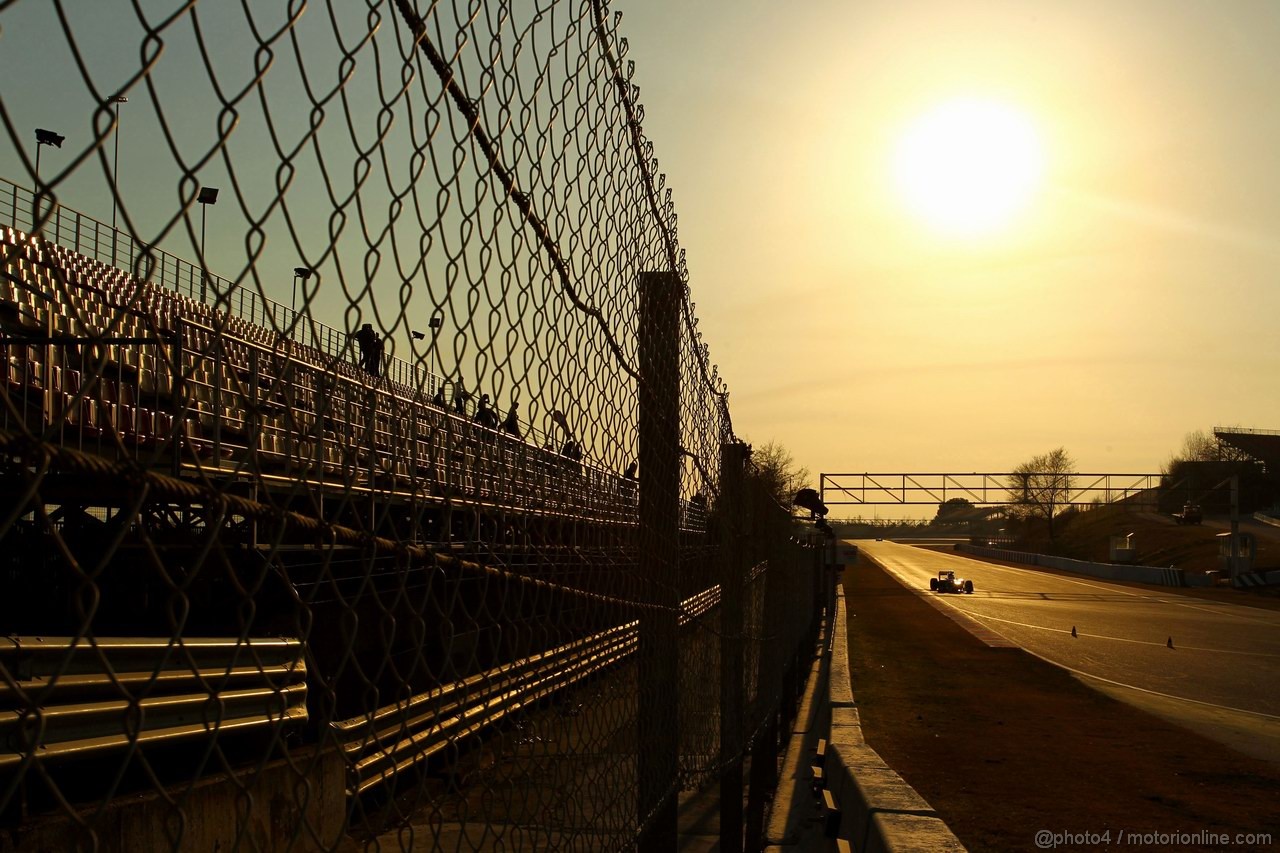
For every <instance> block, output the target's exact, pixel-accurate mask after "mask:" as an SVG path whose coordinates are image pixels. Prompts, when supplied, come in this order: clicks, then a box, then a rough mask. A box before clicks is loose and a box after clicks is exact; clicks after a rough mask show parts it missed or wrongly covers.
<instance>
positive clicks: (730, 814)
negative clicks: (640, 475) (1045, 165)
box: [715, 441, 747, 853]
mask: <svg viewBox="0 0 1280 853" xmlns="http://www.w3.org/2000/svg"><path fill="white" fill-rule="evenodd" d="M746 461H747V446H746V445H745V444H743V443H741V442H738V441H733V442H727V443H725V444H722V445H721V446H720V505H719V511H718V512H717V515H718V516H719V520H720V536H719V541H718V542H716V543H715V544H716V546H717V549H718V552H719V560H720V760H721V763H722V765H723V769H722V770H721V773H720V849H721V850H723V851H726V853H729V851H733V853H738V851H741V850H742V818H743V814H742V750H743V743H742V741H743V736H742V707H743V704H742V698H743V690H742V684H743V677H742V676H743V671H742V670H743V655H742V633H743V622H742V598H743V577H742V569H743V566H742V541H741V537H742V535H743V532H742V520H743V519H742V511H743V507H742V475H743V466H744V465H745V464H746Z"/></svg>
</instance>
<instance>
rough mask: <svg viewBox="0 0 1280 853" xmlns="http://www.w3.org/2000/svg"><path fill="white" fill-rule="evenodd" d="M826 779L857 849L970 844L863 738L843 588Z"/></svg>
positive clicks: (843, 834)
mask: <svg viewBox="0 0 1280 853" xmlns="http://www.w3.org/2000/svg"><path fill="white" fill-rule="evenodd" d="M832 636H833V641H832V649H831V669H830V672H829V673H828V674H827V702H828V705H829V707H830V709H831V724H830V733H829V735H828V737H827V750H826V759H825V761H824V763H823V778H824V783H825V786H826V789H827V790H828V791H830V792H831V793H832V794H833V795H834V798H835V801H836V804H837V806H838V807H839V810H840V819H839V820H840V823H839V829H838V830H837V835H838V837H839V838H842V839H846V840H848V841H849V842H850V843H851V844H852V846H853V849H854V850H856V851H860V852H861V851H916V850H918V851H926V850H928V851H935V850H941V851H960V850H964V849H965V848H964V846H963V845H962V844H961V843H960V840H959V839H958V838H956V837H955V834H954V833H952V832H951V830H950V829H949V828H948V827H947V825H946V823H944V822H943V820H942V819H941V818H940V817H938V815H937V813H936V812H935V811H934V810H933V808H932V807H931V806H930V805H929V804H928V803H927V802H925V800H924V798H923V797H921V796H920V795H919V794H918V793H916V790H915V789H914V788H912V787H911V786H910V785H908V784H907V783H906V782H905V781H903V779H902V777H901V776H899V775H898V774H897V773H896V772H894V770H893V768H891V767H889V765H887V764H885V763H884V760H883V759H881V758H880V756H879V754H877V753H876V751H875V750H874V749H872V748H871V747H869V746H867V742H866V740H865V739H864V738H863V736H862V720H861V717H860V716H859V714H858V706H857V702H856V701H855V700H854V697H853V682H852V679H851V678H850V670H849V655H848V643H849V629H848V623H847V622H846V614H845V606H844V592H843V589H839V590H837V596H836V608H835V624H834V626H833V630H832Z"/></svg>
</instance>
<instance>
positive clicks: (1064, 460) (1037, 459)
mask: <svg viewBox="0 0 1280 853" xmlns="http://www.w3.org/2000/svg"><path fill="white" fill-rule="evenodd" d="M1075 467H1076V463H1075V460H1074V459H1072V458H1071V454H1069V453H1067V450H1066V448H1064V447H1059V448H1058V449H1057V450H1051V451H1049V452H1048V453H1045V454H1042V455H1040V456H1033V457H1031V458H1030V459H1028V460H1027V461H1026V462H1023V463H1022V464H1021V465H1019V466H1018V467H1016V468H1014V469H1013V473H1011V474H1010V475H1009V479H1008V483H1007V484H1006V488H1008V490H1009V501H1010V503H1011V504H1013V506H1012V507H1010V514H1011V515H1014V516H1017V517H1021V518H1043V519H1044V520H1045V521H1046V522H1048V525H1049V541H1050V542H1052V541H1053V534H1054V531H1053V520H1054V518H1055V517H1056V516H1057V515H1058V513H1060V512H1061V511H1062V510H1063V509H1064V508H1065V507H1066V506H1067V505H1068V503H1067V502H1068V500H1069V499H1070V497H1071V492H1072V490H1073V489H1074V488H1075V474H1074V470H1075Z"/></svg>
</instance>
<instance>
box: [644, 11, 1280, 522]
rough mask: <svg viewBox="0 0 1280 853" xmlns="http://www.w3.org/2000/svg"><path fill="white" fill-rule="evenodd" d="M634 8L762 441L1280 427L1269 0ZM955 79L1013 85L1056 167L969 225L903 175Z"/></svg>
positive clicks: (1135, 441) (652, 107) (819, 464)
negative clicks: (915, 210) (912, 209)
mask: <svg viewBox="0 0 1280 853" xmlns="http://www.w3.org/2000/svg"><path fill="white" fill-rule="evenodd" d="M624 8H625V17H624V23H623V27H624V31H626V32H627V33H628V35H629V36H630V39H631V44H632V54H631V57H632V58H634V59H635V60H636V62H637V66H638V69H639V70H638V72H637V77H636V80H637V81H638V82H639V84H640V86H641V98H642V100H643V101H644V103H645V104H646V108H647V118H646V123H645V132H646V134H647V135H649V136H650V137H651V138H652V139H654V141H655V145H656V146H657V152H658V156H659V158H660V161H661V167H662V170H663V171H664V172H666V173H667V175H668V177H669V179H670V182H671V184H672V185H673V186H674V187H675V192H676V195H675V200H676V204H677V207H678V209H679V210H680V225H681V231H680V237H681V240H682V243H683V245H684V246H685V248H686V250H687V251H688V255H689V262H690V270H691V285H692V287H693V290H694V293H695V294H696V298H697V300H698V306H699V313H700V314H701V315H702V322H703V328H704V330H705V332H706V335H707V339H708V340H709V341H710V342H711V344H712V354H713V357H714V358H715V359H716V360H717V361H718V362H719V364H720V365H721V368H722V373H723V375H724V376H725V377H726V379H727V381H728V382H729V385H730V388H731V390H732V396H731V404H732V407H733V411H734V418H735V426H736V427H737V429H738V431H739V432H740V433H743V434H745V435H746V436H747V437H748V438H749V439H751V440H754V441H756V442H763V441H765V440H768V439H770V438H776V439H778V440H780V441H782V442H783V443H785V444H786V445H788V446H789V447H790V448H791V449H792V450H793V451H794V452H795V454H796V456H797V458H798V460H799V461H800V463H801V464H803V465H805V466H807V467H809V468H810V469H811V470H813V471H814V472H819V471H939V470H945V471H972V470H1008V468H1009V467H1011V466H1013V465H1015V464H1017V463H1018V462H1020V461H1023V460H1025V459H1026V458H1029V457H1030V456H1031V455H1033V454H1036V453H1042V452H1045V451H1047V450H1050V449H1052V448H1054V447H1057V446H1059V445H1065V446H1066V447H1067V449H1068V450H1069V451H1070V452H1071V453H1072V454H1073V455H1074V457H1075V458H1076V460H1077V461H1078V463H1079V465H1080V467H1081V468H1082V469H1085V470H1089V471H1114V472H1122V471H1124V472H1128V471H1135V472H1137V471H1143V472H1146V471H1156V470H1158V469H1159V466H1160V464H1161V463H1162V462H1163V461H1164V460H1165V459H1166V458H1167V457H1168V455H1169V454H1170V453H1171V452H1172V451H1173V450H1175V449H1176V448H1177V447H1178V446H1179V445H1180V444H1181V441H1182V438H1183V436H1184V435H1185V434H1186V433H1187V432H1189V431H1191V430H1194V429H1204V428H1209V427H1212V426H1214V425H1243V426H1250V427H1260V428H1280V393H1277V391H1278V389H1280V338H1278V336H1277V329H1276V326H1277V318H1280V287H1278V286H1277V285H1278V284H1280V283H1278V282H1277V274H1276V270H1277V263H1278V262H1280V241H1278V240H1277V236H1276V235H1277V225H1280V158H1277V157H1276V156H1275V152H1276V151H1280V102H1278V101H1277V100H1276V98H1275V92H1276V91H1277V85H1278V84H1280V52H1277V51H1276V50H1275V49H1274V46H1275V45H1276V44H1280V5H1277V4H1275V3H1272V2H1267V0H1259V1H1258V2H1233V3H1231V4H1210V3H1202V2H1172V0H1160V2H1126V3H1120V4H1117V3H1113V2H1072V3H1052V4H1050V3H1034V4H1031V3H1025V2H984V3H973V2H961V0H955V1H954V2H950V0H936V2H908V3H902V2H861V3H856V4H849V3H836V2H818V3H806V4H777V3H768V2H748V3H737V2H735V3H697V4H685V3H674V2H663V3H646V4H640V3H635V4H629V5H627V6H625V7H624ZM955 97H979V98H987V99H993V100H998V101H1001V102H1004V103H1008V104H1009V105H1011V106H1012V107H1014V108H1016V109H1018V110H1020V111H1022V112H1023V113H1024V114H1025V115H1027V116H1028V117H1029V119H1030V120H1031V121H1032V122H1033V123H1034V124H1035V126H1036V128H1037V130H1038V133H1039V136H1040V137H1041V139H1042V140H1043V142H1044V146H1045V152H1044V153H1045V184H1044V186H1043V187H1041V189H1040V191H1039V193H1038V194H1037V195H1036V197H1035V198H1034V199H1033V200H1032V201H1031V203H1030V204H1029V206H1028V207H1027V209H1026V210H1025V213H1024V214H1023V215H1022V216H1020V217H1019V218H1018V220H1017V221H1016V222H1015V223H1014V224H1013V225H1011V226H1010V227H1009V228H1007V229H1005V230H1002V231H1000V232H998V233H996V234H993V235H990V236H988V237H986V238H983V239H979V240H971V241H966V240H958V239H952V238H944V237H939V235H938V234H937V233H936V232H934V231H933V230H931V229H929V228H928V227H927V226H926V225H925V224H924V223H922V222H921V221H920V220H919V219H918V218H915V217H912V216H911V215H910V214H909V213H908V212H907V211H905V209H904V206H903V204H902V199H901V198H900V197H898V196H897V195H896V194H895V192H894V189H893V186H892V183H891V182H890V181H889V180H888V174H889V171H890V168H891V163H892V157H893V152H894V150H895V145H897V144H898V140H899V139H900V138H901V135H902V133H903V132H904V129H905V128H906V126H907V125H908V124H909V122H910V121H911V120H912V119H913V118H914V117H916V116H918V115H919V114H921V113H922V112H924V111H926V110H928V109H930V108H931V107H932V106H934V105H936V104H938V103H941V102H943V101H946V100H948V99H950V98H955ZM881 514H882V515H883V514H884V512H883V511H882V513H881Z"/></svg>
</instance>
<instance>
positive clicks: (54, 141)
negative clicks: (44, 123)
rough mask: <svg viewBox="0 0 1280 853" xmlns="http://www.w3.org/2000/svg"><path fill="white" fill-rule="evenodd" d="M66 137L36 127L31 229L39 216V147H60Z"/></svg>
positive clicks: (33, 228)
mask: <svg viewBox="0 0 1280 853" xmlns="http://www.w3.org/2000/svg"><path fill="white" fill-rule="evenodd" d="M64 140H66V137H65V136H63V135H62V134H60V133H54V132H53V131H52V130H45V129H44V128H42V127H37V128H36V192H35V195H34V196H33V197H32V199H31V230H32V231H34V230H36V220H37V219H39V218H40V201H39V199H40V148H41V146H44V145H52V146H53V147H54V148H61V147H62V143H63V141H64Z"/></svg>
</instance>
